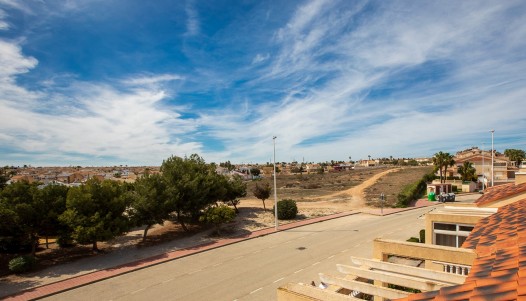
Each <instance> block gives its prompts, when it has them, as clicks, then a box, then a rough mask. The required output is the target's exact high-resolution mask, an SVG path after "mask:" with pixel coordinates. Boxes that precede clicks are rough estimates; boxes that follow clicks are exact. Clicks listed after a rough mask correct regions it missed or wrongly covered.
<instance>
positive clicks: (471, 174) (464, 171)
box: [458, 161, 477, 181]
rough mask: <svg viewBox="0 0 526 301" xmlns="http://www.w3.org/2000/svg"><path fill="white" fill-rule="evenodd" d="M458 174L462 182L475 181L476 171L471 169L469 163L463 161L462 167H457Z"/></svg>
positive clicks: (471, 166)
mask: <svg viewBox="0 0 526 301" xmlns="http://www.w3.org/2000/svg"><path fill="white" fill-rule="evenodd" d="M458 173H459V174H460V176H461V178H462V181H473V180H475V179H476V173H477V170H476V169H475V167H473V164H472V163H471V162H469V161H464V163H463V164H462V166H459V167H458Z"/></svg>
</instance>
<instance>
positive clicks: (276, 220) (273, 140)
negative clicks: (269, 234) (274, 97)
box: [272, 136, 278, 231]
mask: <svg viewBox="0 0 526 301" xmlns="http://www.w3.org/2000/svg"><path fill="white" fill-rule="evenodd" d="M276 138H277V137H276V136H274V137H272V144H273V146H274V222H275V224H276V225H275V228H276V231H278V192H277V190H276Z"/></svg>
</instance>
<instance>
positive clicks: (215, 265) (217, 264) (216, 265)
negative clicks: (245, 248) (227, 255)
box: [213, 262, 223, 267]
mask: <svg viewBox="0 0 526 301" xmlns="http://www.w3.org/2000/svg"><path fill="white" fill-rule="evenodd" d="M222 264H223V263H222V262H220V263H216V264H214V265H213V267H218V266H220V265H222Z"/></svg>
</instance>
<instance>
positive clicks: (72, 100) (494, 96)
mask: <svg viewBox="0 0 526 301" xmlns="http://www.w3.org/2000/svg"><path fill="white" fill-rule="evenodd" d="M525 15H526V3H525V2H524V1H334V0H330V1H329V0H327V1H324V0H321V1H197V0H196V1H167V0H166V1H162V0H159V1H140V0H126V1H124V0H122V1H112V0H82V1H80V0H79V1H75V0H67V1H62V0H61V1H58V0H57V1H38V0H34V1H32V0H28V1H15V0H0V67H1V68H0V113H1V118H0V165H23V164H31V165H35V166H38V165H65V166H67V165H82V166H92V165H120V164H123V165H124V164H127V165H159V164H161V162H162V160H163V159H166V158H167V157H169V156H171V155H178V156H184V155H190V154H192V153H198V154H200V155H201V156H203V157H204V158H205V160H206V161H208V162H223V161H226V160H230V161H232V162H236V163H247V162H252V163H256V162H259V163H265V162H268V161H271V158H272V153H273V148H272V146H273V145H272V137H273V136H277V139H276V159H277V161H292V160H297V161H301V160H305V161H308V162H310V161H313V162H320V161H327V160H348V158H349V157H352V159H353V160H358V159H361V158H367V156H368V155H371V157H373V158H375V157H389V156H393V157H428V156H432V155H433V154H434V153H436V152H438V151H448V152H451V153H455V152H456V151H459V150H462V149H466V148H469V147H471V146H479V147H482V146H483V145H484V146H485V148H486V149H489V148H490V147H491V134H490V133H489V131H490V130H491V129H495V148H496V149H497V150H499V151H501V152H502V151H504V149H506V148H519V149H526V113H525V112H524V109H525V108H526V78H525V75H526V51H525V49H526V25H525V23H524V16H525Z"/></svg>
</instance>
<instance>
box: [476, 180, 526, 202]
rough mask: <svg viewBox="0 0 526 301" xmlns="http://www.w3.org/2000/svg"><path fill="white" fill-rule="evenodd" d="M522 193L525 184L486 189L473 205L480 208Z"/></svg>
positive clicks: (510, 184)
mask: <svg viewBox="0 0 526 301" xmlns="http://www.w3.org/2000/svg"><path fill="white" fill-rule="evenodd" d="M522 192H526V183H521V184H515V183H509V184H504V185H498V186H494V187H490V188H488V189H486V191H485V192H484V195H483V196H481V197H480V198H479V199H478V200H477V201H476V202H475V203H476V204H477V206H479V207H480V206H484V205H487V204H490V203H493V202H495V201H498V200H500V199H502V198H506V197H509V196H513V195H516V194H519V193H522Z"/></svg>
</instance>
